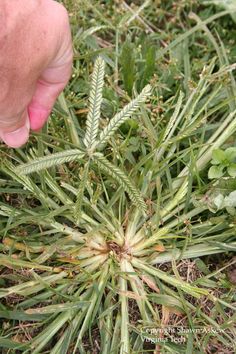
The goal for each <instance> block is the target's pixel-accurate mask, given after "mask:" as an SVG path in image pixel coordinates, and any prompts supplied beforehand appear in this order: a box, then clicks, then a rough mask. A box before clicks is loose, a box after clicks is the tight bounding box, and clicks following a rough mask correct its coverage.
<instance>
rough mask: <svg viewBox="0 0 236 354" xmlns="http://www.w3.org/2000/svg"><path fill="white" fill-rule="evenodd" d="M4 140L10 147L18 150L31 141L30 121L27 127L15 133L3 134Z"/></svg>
mask: <svg viewBox="0 0 236 354" xmlns="http://www.w3.org/2000/svg"><path fill="white" fill-rule="evenodd" d="M1 137H2V140H3V141H4V143H5V144H7V145H8V146H10V147H13V148H18V147H20V146H22V145H24V144H25V143H26V142H27V141H28V139H29V119H27V121H26V123H25V125H24V126H23V127H21V128H19V129H17V130H15V131H13V132H9V133H2V136H1Z"/></svg>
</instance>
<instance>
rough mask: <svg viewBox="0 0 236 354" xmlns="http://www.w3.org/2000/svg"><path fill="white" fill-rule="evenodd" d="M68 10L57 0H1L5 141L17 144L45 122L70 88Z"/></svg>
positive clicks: (0, 99) (0, 105)
mask: <svg viewBox="0 0 236 354" xmlns="http://www.w3.org/2000/svg"><path fill="white" fill-rule="evenodd" d="M72 60H73V51H72V40H71V32H70V25H69V19H68V13H67V11H66V9H65V8H64V7H63V6H62V5H60V4H59V3H57V2H56V1H53V0H11V1H9V0H0V81H1V82H0V139H1V140H3V141H4V142H5V143H6V144H7V145H8V146H10V147H13V148H17V147H20V146H22V145H23V144H25V143H26V142H27V140H28V138H29V133H30V129H31V130H34V131H37V130H39V129H41V128H42V127H43V125H44V123H45V122H46V120H47V118H48V116H49V114H50V112H51V110H52V108H53V105H54V103H55V100H56V99H57V97H58V95H59V94H60V92H61V91H62V90H63V89H64V87H65V86H66V84H67V82H68V80H69V78H70V75H71V68H72Z"/></svg>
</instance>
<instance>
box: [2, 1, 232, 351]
mask: <svg viewBox="0 0 236 354" xmlns="http://www.w3.org/2000/svg"><path fill="white" fill-rule="evenodd" d="M64 3H65V5H67V8H68V9H69V12H70V19H71V27H72V32H73V40H74V52H75V60H74V72H73V76H72V78H71V81H70V83H69V84H68V86H67V88H66V90H65V91H64V93H63V94H62V95H61V96H60V98H59V99H58V102H57V104H56V105H55V108H54V111H53V114H52V117H51V119H50V121H49V123H48V124H47V126H46V127H44V129H43V130H42V132H41V133H38V134H34V135H33V136H32V137H31V139H30V141H29V143H28V144H27V145H26V146H25V147H24V148H22V149H16V150H12V149H8V148H7V147H6V146H4V145H2V146H1V152H0V154H1V165H0V192H1V195H0V236H1V239H2V243H1V245H0V251H1V253H0V286H1V288H0V297H1V300H2V302H1V305H0V323H1V329H0V347H1V351H2V353H4V354H5V353H33V354H34V353H35V354H36V353H45V354H46V353H52V354H58V353H59V354H60V353H61V354H66V353H69V354H70V353H81V354H83V353H104V354H106V353H107V354H110V353H114V354H116V353H121V354H125V353H126V354H127V353H214V352H225V353H233V352H234V351H235V344H234V342H235V329H234V326H233V324H234V323H235V259H234V258H233V252H235V249H236V239H235V231H236V230H235V220H236V219H235V217H236V212H235V207H234V206H230V207H228V205H227V207H223V205H220V206H219V202H218V200H219V196H220V195H222V196H223V198H225V200H229V198H230V196H231V195H234V194H232V193H233V192H234V191H235V190H236V182H235V178H234V177H227V178H225V177H224V176H223V177H221V178H211V179H209V178H208V171H209V169H210V167H211V166H212V165H211V161H212V155H213V157H214V156H215V155H216V152H217V151H219V150H217V149H219V148H220V149H221V150H223V151H226V149H228V148H232V147H234V146H235V135H236V134H235V132H236V100H235V92H236V86H235V79H234V69H235V65H234V62H235V57H236V53H235V49H234V42H235V36H234V34H235V24H234V22H233V19H234V17H232V18H231V16H230V14H231V15H233V13H232V10H231V9H230V10H229V9H228V8H227V9H220V8H219V7H215V6H214V5H212V4H206V5H203V4H198V2H196V1H179V2H176V3H175V4H174V3H173V2H171V1H166V2H158V1H157V2H155V1H145V2H141V1H136V2H135V4H130V3H128V1H127V2H114V1H106V2H97V1H78V2H74V1H69V0H68V1H64ZM190 12H191V15H190V16H189V13H190ZM126 53H128V55H126ZM96 58H99V59H97V60H96ZM105 64H106V65H105ZM147 84H150V85H151V90H150V88H149V86H148V87H147V86H146V85H147ZM102 97H103V98H102ZM144 101H146V102H144ZM227 151H230V150H227ZM230 163H234V161H230ZM217 198H218V199H217ZM227 198H228V199H227ZM230 205H231V204H230Z"/></svg>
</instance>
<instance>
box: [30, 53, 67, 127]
mask: <svg viewBox="0 0 236 354" xmlns="http://www.w3.org/2000/svg"><path fill="white" fill-rule="evenodd" d="M63 59H64V60H62V61H60V62H54V63H52V64H51V66H50V67H48V68H47V69H46V70H45V71H44V72H43V73H42V75H41V77H40V78H39V80H38V82H37V84H36V90H35V93H34V96H33V98H32V100H31V102H30V104H29V106H28V114H29V119H30V127H31V129H32V130H39V129H41V128H42V127H43V125H44V123H45V122H46V120H47V118H48V116H49V115H50V113H51V110H52V108H53V105H54V103H55V101H56V99H57V97H58V96H59V94H60V93H61V92H62V91H63V89H64V88H65V86H66V84H67V82H68V80H69V78H70V75H71V70H72V51H71V48H70V50H69V52H67V54H66V55H65V56H64V58H63Z"/></svg>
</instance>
